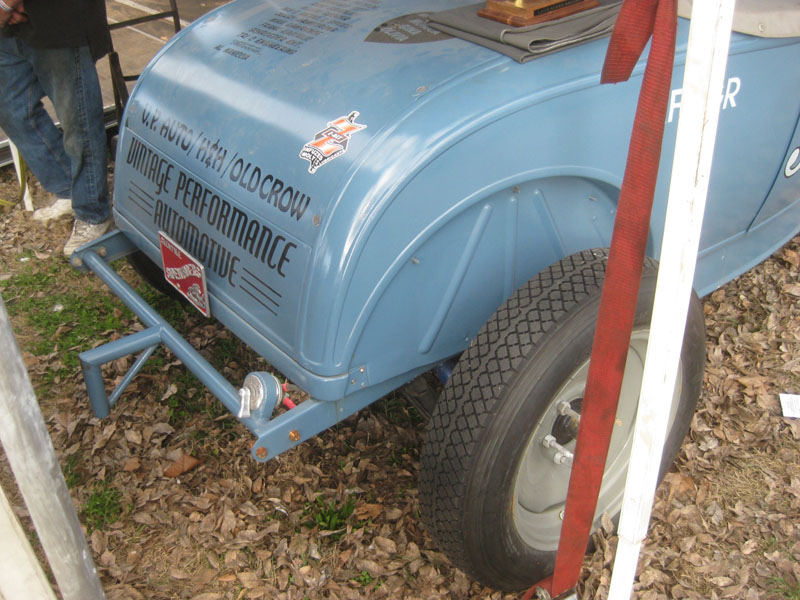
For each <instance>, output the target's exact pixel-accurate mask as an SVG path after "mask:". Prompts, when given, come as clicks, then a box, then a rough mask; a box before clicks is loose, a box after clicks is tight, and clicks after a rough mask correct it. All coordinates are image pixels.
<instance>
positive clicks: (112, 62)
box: [108, 0, 181, 122]
mask: <svg viewBox="0 0 800 600" xmlns="http://www.w3.org/2000/svg"><path fill="white" fill-rule="evenodd" d="M169 6H170V10H167V11H164V12H160V13H155V14H152V15H146V16H144V17H137V18H135V19H128V20H127V21H120V22H119V23H111V24H109V25H108V29H109V31H114V30H115V29H123V28H125V27H132V26H134V25H139V24H141V23H148V22H150V21H158V20H159V19H164V18H172V23H173V25H174V27H175V33H178V32H179V31H180V30H181V19H180V15H179V14H178V4H177V0H169ZM108 64H109V66H110V67H111V86H112V87H113V89H114V105H115V107H116V112H117V122H120V120H121V119H122V111H123V109H124V108H125V104H126V103H127V102H128V85H127V82H129V81H136V80H137V79H138V78H139V75H140V74H139V73H137V74H136V75H125V74H124V73H123V72H122V67H121V66H120V62H119V54H118V53H117V51H116V50H115V49H113V47H112V49H111V52H109V54H108Z"/></svg>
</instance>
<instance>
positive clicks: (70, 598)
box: [0, 297, 105, 600]
mask: <svg viewBox="0 0 800 600" xmlns="http://www.w3.org/2000/svg"><path fill="white" fill-rule="evenodd" d="M0 348H5V351H4V353H3V359H2V360H0V442H2V443H3V448H4V449H5V452H6V456H7V457H8V462H9V464H10V465H11V469H12V470H13V471H14V477H15V478H16V480H17V483H18V484H19V489H20V491H21V492H22V496H23V498H24V499H25V504H26V505H27V507H28V511H29V512H30V514H31V518H32V519H33V524H34V525H35V526H36V532H37V534H38V535H39V539H40V540H41V542H42V546H43V547H44V551H45V554H47V558H48V560H49V562H50V567H51V568H52V569H53V574H54V575H55V578H56V581H58V586H59V589H60V591H61V595H62V597H63V598H64V600H103V599H105V594H104V593H103V588H102V587H101V586H100V580H99V579H98V578H97V572H96V570H95V567H94V561H93V560H92V555H91V552H90V551H89V546H88V545H87V543H86V538H84V536H83V531H82V530H81V527H80V523H79V522H78V515H77V513H76V512H75V507H74V506H73V504H72V499H71V498H70V496H69V492H68V491H67V484H66V482H65V481H64V475H63V474H62V472H61V466H60V465H59V464H58V459H57V458H56V453H55V450H54V449H53V442H52V441H51V440H50V435H49V434H48V433H47V428H46V427H45V424H44V419H43V418H42V413H41V412H40V411H39V405H38V403H37V402H36V395H35V394H34V391H33V387H32V386H31V382H30V379H29V378H28V372H27V371H26V370H25V365H24V364H23V362H22V356H21V354H20V350H19V346H18V345H17V341H16V339H15V338H14V334H13V332H12V329H11V322H10V321H9V318H8V313H7V312H6V306H5V303H4V302H3V299H2V297H0ZM2 564H3V574H2V575H0V576H2V577H5V574H6V572H7V571H8V567H7V566H6V563H2ZM25 597H28V596H13V597H12V598H13V599H14V600H15V599H16V598H25ZM7 600H12V599H10V598H9V599H7Z"/></svg>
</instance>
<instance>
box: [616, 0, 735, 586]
mask: <svg viewBox="0 0 800 600" xmlns="http://www.w3.org/2000/svg"><path fill="white" fill-rule="evenodd" d="M733 9H734V0H695V1H694V3H693V6H692V17H691V25H690V29H689V45H688V49H687V57H686V71H685V74H684V82H683V96H682V98H681V113H680V120H679V122H678V131H677V140H676V143H675V158H674V161H673V167H672V179H671V181H670V192H669V200H668V205H667V215H666V223H665V227H664V240H663V242H662V246H661V257H660V263H659V271H658V282H657V284H656V297H655V303H654V307H653V320H652V324H651V327H650V339H649V342H648V345H647V358H646V361H645V367H644V375H643V381H642V391H641V396H640V398H641V400H640V403H639V410H638V413H637V416H636V426H635V430H634V439H633V449H632V451H631V462H630V467H629V469H628V479H627V482H626V486H625V496H624V499H623V502H622V515H621V517H620V524H619V545H618V547H617V555H616V558H615V561H614V571H613V574H612V578H611V587H610V589H609V596H608V597H609V600H623V599H628V598H630V597H631V590H632V587H633V578H634V575H635V574H636V566H637V563H638V558H639V551H640V548H641V544H642V541H643V540H644V538H645V536H646V535H647V526H648V523H649V521H650V513H651V511H652V507H653V496H654V494H655V488H656V483H657V476H658V471H659V465H660V463H661V455H662V453H663V447H664V440H665V439H666V433H667V424H668V420H669V409H670V404H671V400H672V396H673V392H674V389H675V381H676V377H677V373H678V366H679V362H680V355H681V347H682V345H683V333H684V327H685V323H686V315H687V312H688V306H689V298H690V293H691V288H692V280H693V278H694V271H695V265H696V262H697V251H698V247H699V243H700V229H701V227H702V224H703V212H704V211H705V203H706V195H707V192H708V180H709V174H710V172H711V158H712V155H713V152H714V142H715V139H716V132H717V123H718V121H719V111H720V101H721V99H722V86H723V80H724V76H725V67H726V64H727V59H728V46H729V44H730V36H731V25H732V22H733Z"/></svg>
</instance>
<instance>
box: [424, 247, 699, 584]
mask: <svg viewBox="0 0 800 600" xmlns="http://www.w3.org/2000/svg"><path fill="white" fill-rule="evenodd" d="M607 259H608V253H607V251H606V250H589V251H585V252H581V253H578V254H574V255H572V256H569V257H567V258H564V259H562V260H561V261H559V262H558V263H556V264H554V265H552V266H551V267H549V268H548V269H546V270H545V271H543V272H542V273H540V274H538V275H537V276H535V277H534V278H533V279H531V280H530V281H529V282H528V283H527V284H526V285H524V286H522V287H521V288H520V289H519V290H517V291H516V292H515V293H514V294H513V295H512V296H511V298H509V299H508V300H507V301H506V302H505V303H504V304H503V305H502V306H501V307H500V308H499V309H498V310H497V312H496V313H495V314H494V315H493V316H492V318H491V319H489V321H488V322H487V323H486V324H485V325H484V326H483V327H482V328H481V330H480V331H479V332H478V335H477V336H476V337H475V338H474V339H473V340H472V342H471V344H470V346H469V348H468V349H467V351H466V352H465V353H464V354H463V355H462V357H461V359H460V361H459V362H458V364H457V365H456V368H455V370H454V371H453V375H452V376H451V377H450V379H449V380H448V382H447V383H446V385H445V387H444V391H443V393H442V397H441V399H440V400H439V402H438V403H437V404H436V407H435V408H434V410H433V414H432V416H431V419H430V421H429V423H428V427H427V430H426V432H425V443H424V446H423V450H422V455H421V459H420V465H421V466H420V483H419V489H420V508H421V512H422V517H423V521H424V523H425V525H426V528H427V530H428V532H429V533H430V534H431V535H432V537H433V538H434V539H435V540H436V541H437V542H438V544H439V546H440V547H441V548H442V549H443V550H444V551H445V552H446V553H447V554H448V556H449V557H450V558H451V560H452V561H453V562H454V563H455V565H456V566H458V567H459V568H461V569H463V570H464V571H466V572H467V573H469V574H470V575H472V576H473V577H474V578H476V579H477V580H479V581H480V582H481V583H483V584H485V585H488V586H490V587H493V588H496V589H501V590H506V591H516V590H521V589H525V588H528V587H530V586H531V585H533V584H535V583H537V582H539V581H541V580H542V579H544V578H545V577H546V576H548V575H550V574H551V573H552V570H553V565H554V563H555V553H556V550H557V547H558V539H559V535H560V529H561V519H562V518H563V509H564V504H565V499H566V495H567V485H568V482H569V474H570V467H569V466H568V464H559V463H558V460H559V459H558V457H557V456H556V452H557V449H555V448H553V447H546V445H545V437H546V436H552V438H554V439H555V441H556V442H557V443H558V444H560V445H561V446H563V447H565V448H567V449H569V450H574V446H575V435H576V430H577V427H576V422H575V420H574V419H573V418H572V417H571V416H570V411H574V413H580V408H581V402H582V398H583V390H584V387H585V383H586V377H587V372H588V365H589V356H590V353H591V347H592V341H593V337H594V330H595V321H596V318H597V312H598V308H599V305H600V291H601V286H602V284H603V278H604V275H605V267H606V262H607ZM656 270H657V269H656V264H655V262H654V261H652V260H649V259H648V260H647V262H646V264H645V268H644V274H643V280H642V285H641V291H640V294H639V306H638V308H637V312H636V319H635V323H634V329H633V335H632V338H631V343H630V350H629V352H628V360H627V364H626V367H625V377H624V381H623V387H622V392H621V396H620V403H619V409H618V411H617V421H616V425H615V428H614V433H613V436H612V439H611V445H610V449H609V458H608V461H607V462H606V467H605V474H604V478H603V485H602V488H601V491H600V496H599V500H598V511H597V513H596V517H595V528H597V527H598V526H599V520H600V517H601V516H602V514H603V513H604V512H607V513H608V514H609V515H611V516H612V518H616V517H617V516H618V514H619V511H620V507H621V504H622V494H623V490H624V486H625V475H626V472H627V467H628V460H629V456H630V448H631V443H632V437H633V424H634V420H635V416H636V409H637V406H638V402H639V389H640V386H641V380H642V372H643V368H644V356H645V350H646V346H647V338H648V328H649V323H650V316H651V313H652V300H653V294H654V291H655V280H656ZM704 360H705V326H704V321H703V311H702V307H701V305H700V301H699V299H698V298H697V296H696V295H695V294H693V295H692V300H691V304H690V310H689V316H688V320H687V329H686V337H685V341H684V345H683V350H682V355H681V366H680V372H679V375H678V381H677V384H676V389H675V394H674V397H673V402H672V409H671V413H670V426H669V433H668V437H667V442H666V447H665V451H664V458H663V461H662V463H661V475H662V476H663V474H664V472H665V471H666V469H667V468H668V467H669V465H670V464H671V463H672V461H673V460H674V457H675V455H676V453H677V451H678V449H679V447H680V444H681V442H682V440H683V438H684V436H685V435H686V432H687V430H688V428H689V423H690V421H691V418H692V414H693V412H694V409H695V405H696V403H697V398H698V397H699V395H700V385H701V383H702V373H703V363H704ZM573 416H574V415H573Z"/></svg>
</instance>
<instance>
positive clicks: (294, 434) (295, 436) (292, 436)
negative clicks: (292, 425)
mask: <svg viewBox="0 0 800 600" xmlns="http://www.w3.org/2000/svg"><path fill="white" fill-rule="evenodd" d="M289 439H290V440H292V441H293V442H296V441H298V440H299V439H300V432H299V431H297V429H292V430H291V431H290V432H289Z"/></svg>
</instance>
